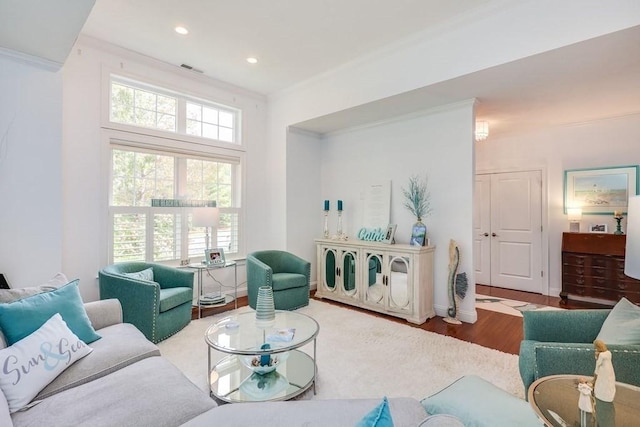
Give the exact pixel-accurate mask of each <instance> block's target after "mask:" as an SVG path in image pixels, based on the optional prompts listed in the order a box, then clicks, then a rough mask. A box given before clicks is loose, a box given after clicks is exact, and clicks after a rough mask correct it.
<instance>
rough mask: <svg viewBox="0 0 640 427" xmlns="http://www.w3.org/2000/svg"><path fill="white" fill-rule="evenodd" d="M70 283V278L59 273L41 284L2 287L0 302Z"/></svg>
mask: <svg viewBox="0 0 640 427" xmlns="http://www.w3.org/2000/svg"><path fill="white" fill-rule="evenodd" d="M67 283H69V279H67V276H65V275H64V274H62V273H57V274H56V275H55V276H53V277H52V278H51V279H49V280H47V281H46V282H44V283H43V284H41V285H39V286H29V287H24V288H13V289H0V303H5V302H12V301H15V300H19V299H22V298H26V297H30V296H32V295H36V294H41V293H43V292H49V291H54V290H56V289H58V288H59V287H60V286H62V285H66V284H67Z"/></svg>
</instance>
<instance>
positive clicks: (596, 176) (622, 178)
mask: <svg viewBox="0 0 640 427" xmlns="http://www.w3.org/2000/svg"><path fill="white" fill-rule="evenodd" d="M638 168H639V166H638V165H635V166H633V165H632V166H619V167H606V168H594V169H569V170H566V171H565V172H564V213H565V214H566V213H567V209H568V208H573V207H576V208H581V209H582V213H583V214H586V215H613V212H615V211H622V212H626V211H627V204H628V201H629V197H630V196H634V195H637V194H638V189H639V186H638Z"/></svg>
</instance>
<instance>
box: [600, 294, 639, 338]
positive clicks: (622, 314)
mask: <svg viewBox="0 0 640 427" xmlns="http://www.w3.org/2000/svg"><path fill="white" fill-rule="evenodd" d="M597 339H599V340H602V341H603V342H604V343H605V344H607V345H609V344H620V345H635V344H640V307H638V306H637V305H635V304H633V303H632V302H630V301H629V300H628V299H626V298H622V299H621V300H620V301H618V303H617V304H616V305H615V306H614V307H613V309H612V310H611V312H610V313H609V315H608V316H607V318H606V319H605V321H604V323H603V324H602V328H601V329H600V333H599V334H598V337H597Z"/></svg>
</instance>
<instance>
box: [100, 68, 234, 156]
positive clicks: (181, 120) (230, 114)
mask: <svg viewBox="0 0 640 427" xmlns="http://www.w3.org/2000/svg"><path fill="white" fill-rule="evenodd" d="M109 84H110V88H109V93H110V96H109V101H110V102H109V121H110V122H112V123H117V124H123V125H127V126H136V127H142V128H147V129H154V130H156V131H161V132H171V133H174V134H179V135H189V136H190V137H191V136H195V137H199V138H205V139H208V140H213V141H221V142H224V143H232V144H239V143H240V137H239V131H240V127H239V124H240V112H239V111H238V110H237V109H235V108H232V107H229V106H224V105H220V104H216V103H214V102H209V101H205V100H201V99H196V98H194V97H192V96H188V95H185V94H180V93H176V92H174V91H171V90H168V89H163V88H158V87H156V86H151V85H147V84H144V83H141V82H137V81H134V80H131V79H127V78H124V77H120V76H111V79H110V82H109Z"/></svg>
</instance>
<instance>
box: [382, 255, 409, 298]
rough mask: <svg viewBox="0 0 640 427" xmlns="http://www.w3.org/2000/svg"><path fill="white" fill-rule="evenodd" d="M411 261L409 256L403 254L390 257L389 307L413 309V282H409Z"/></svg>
mask: <svg viewBox="0 0 640 427" xmlns="http://www.w3.org/2000/svg"><path fill="white" fill-rule="evenodd" d="M410 268H411V262H410V260H409V258H407V257H402V256H390V257H389V269H388V273H387V275H388V279H387V280H388V289H389V309H390V310H394V309H398V310H402V311H405V310H410V309H411V305H410V302H411V286H410V285H411V283H410V282H409V280H410V276H409V272H410Z"/></svg>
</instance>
